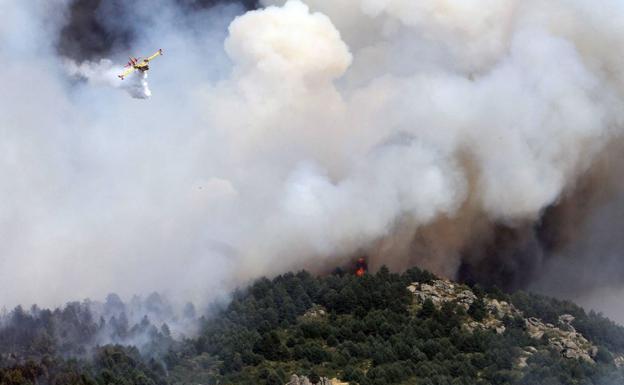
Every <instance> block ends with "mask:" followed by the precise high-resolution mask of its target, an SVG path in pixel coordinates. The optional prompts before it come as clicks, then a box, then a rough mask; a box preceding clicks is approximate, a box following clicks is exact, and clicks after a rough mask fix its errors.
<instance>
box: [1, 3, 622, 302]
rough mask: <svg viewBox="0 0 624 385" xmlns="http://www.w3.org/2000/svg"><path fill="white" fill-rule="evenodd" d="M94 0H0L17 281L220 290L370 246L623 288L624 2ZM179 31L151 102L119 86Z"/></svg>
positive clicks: (478, 272) (589, 288)
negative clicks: (124, 73)
mask: <svg viewBox="0 0 624 385" xmlns="http://www.w3.org/2000/svg"><path fill="white" fill-rule="evenodd" d="M81 3H84V1H69V0H55V1H43V0H38V1H32V2H0V15H2V16H1V18H2V20H1V21H2V23H0V61H1V62H2V63H4V68H3V70H2V71H1V72H0V82H1V83H2V84H3V92H2V95H1V96H0V97H1V102H0V134H1V135H2V141H1V142H0V146H1V151H0V173H1V175H2V178H1V179H0V194H1V195H0V196H2V198H3V199H2V204H0V234H2V242H1V243H0V255H2V258H1V259H0V281H2V282H3V283H4V285H5V287H7V288H8V290H3V291H2V292H1V294H0V303H3V304H7V305H12V304H15V303H29V302H39V303H43V304H58V303H60V302H63V301H64V300H65V299H67V298H74V297H76V296H81V297H87V296H89V297H94V298H101V297H102V296H103V295H104V294H105V293H107V292H110V291H112V290H114V291H117V292H119V293H120V294H121V295H123V296H129V295H131V294H134V293H147V292H151V291H154V290H157V291H162V292H167V293H168V294H169V296H171V297H173V298H176V297H177V298H183V299H184V300H190V301H194V302H200V301H206V300H207V299H213V298H215V297H217V296H219V295H222V294H223V293H225V292H227V291H228V290H229V289H231V288H233V287H236V286H238V285H241V284H244V283H245V282H247V281H248V280H249V279H252V278H254V277H257V276H258V275H260V274H269V275H270V274H276V273H279V272H283V271H285V270H288V269H298V268H302V267H305V268H310V269H313V270H315V271H323V270H324V269H327V266H335V265H338V264H341V263H344V262H345V261H347V260H348V259H350V258H353V257H354V256H362V255H366V256H368V257H369V266H370V267H371V268H372V269H373V270H374V269H375V268H377V267H379V266H380V265H382V264H386V265H388V266H390V267H391V268H393V269H397V270H398V269H402V268H405V267H407V266H410V265H414V264H418V265H420V266H424V267H426V268H430V269H432V270H433V271H434V272H436V273H439V274H443V275H445V276H448V277H451V278H461V279H464V280H475V281H479V282H484V283H496V284H499V285H502V286H504V287H506V288H518V287H532V288H535V289H538V290H542V291H546V292H551V293H553V292H555V288H560V289H561V288H562V286H561V285H551V284H550V283H549V282H552V281H549V278H548V277H552V276H553V275H554V276H558V277H560V278H562V277H567V278H568V279H569V280H568V281H566V284H565V285H564V286H563V289H561V290H560V291H563V292H561V293H559V294H561V295H563V296H571V297H574V298H579V297H581V296H583V295H588V294H589V293H591V292H594V290H602V289H605V288H609V289H610V290H611V289H613V290H619V289H620V287H618V286H617V279H616V276H617V274H615V276H614V275H613V274H611V275H609V273H608V272H613V271H620V272H621V271H624V263H622V258H621V256H620V251H619V250H620V249H619V247H617V244H618V243H617V242H614V240H615V239H616V238H617V237H618V231H617V230H618V219H617V218H614V215H615V214H614V213H615V212H616V211H617V208H618V207H619V206H620V202H621V201H622V200H621V197H622V196H623V195H622V194H621V192H622V189H621V186H620V185H618V183H616V182H617V181H618V180H619V179H620V178H619V177H620V174H621V172H620V170H622V168H621V167H620V166H621V165H622V163H621V162H620V161H619V159H618V158H617V153H618V149H619V148H620V147H621V139H620V130H621V127H622V118H623V116H622V112H621V111H622V109H621V104H622V101H623V98H624V95H623V91H624V72H623V71H624V70H623V68H624V66H623V65H622V64H624V63H622V60H623V59H622V56H621V55H620V54H619V53H620V52H621V51H622V50H621V48H623V47H624V35H623V34H622V33H621V25H622V22H624V6H622V5H621V4H620V3H619V2H617V1H615V0H608V1H606V2H605V3H604V4H603V5H602V6H600V7H597V6H596V5H595V3H593V2H591V1H588V0H554V1H550V2H545V1H537V0H528V1H527V0H524V1H520V0H512V1H508V0H507V1H502V0H471V1H464V2H454V1H440V0H425V1H418V2H414V1H412V0H383V1H382V0H344V1H340V2H336V1H329V0H306V1H300V0H288V1H279V0H265V1H264V2H263V3H262V4H261V5H262V7H260V8H258V9H252V10H250V9H249V8H253V7H254V5H250V4H247V5H246V6H242V5H240V4H235V3H227V4H216V5H215V4H212V3H211V2H209V3H210V4H209V5H210V6H209V7H208V6H206V5H203V4H199V5H198V4H195V5H192V4H189V2H179V1H174V0H158V1H153V0H150V1H147V0H138V1H135V2H132V5H131V6H130V5H128V4H127V3H126V2H115V1H105V0H102V1H100V2H97V3H98V4H97V5H94V6H93V7H85V6H83V7H80V6H79V5H80V4H81ZM83 5H84V4H83ZM113 5H115V6H113ZM80 20H82V22H81V21H80ZM93 23H95V24H97V26H94V25H95V24H93ZM85 30H86V31H88V33H87V34H86V35H84V37H85V38H84V39H81V36H83V35H81V34H83V33H85V32H84V31H85ZM112 31H116V32H112ZM102 36H103V37H104V38H105V39H104V40H103V42H102V43H101V44H100V45H98V44H96V43H94V42H93V40H96V41H97V40H98V39H99V37H102ZM161 47H162V48H163V49H164V50H165V51H166V52H167V55H166V56H164V57H163V58H160V59H158V61H154V63H153V65H150V70H149V74H150V83H151V86H152V87H153V88H154V89H155V90H157V91H156V92H155V93H154V95H153V96H152V97H151V98H150V99H149V100H148V101H135V100H132V99H129V98H125V97H123V95H122V94H120V93H118V92H115V90H114V88H115V87H119V86H118V85H115V83H110V75H111V74H112V69H113V68H115V66H117V65H119V64H122V63H124V62H125V57H127V56H129V55H137V56H138V55H144V54H146V53H149V52H153V50H154V49H156V48H161ZM128 51H131V52H128ZM85 60H91V61H85ZM68 63H69V64H68ZM114 63H115V64H114ZM76 77H79V78H83V79H86V80H87V81H76ZM25 80H27V82H28V83H29V84H30V86H28V87H25V83H26V82H25ZM114 80H115V79H114V78H113V79H112V81H114ZM135 80H138V81H139V83H137V84H139V85H140V86H141V87H144V88H140V91H141V92H142V94H143V95H146V96H149V95H148V93H149V89H148V88H147V83H146V80H145V79H140V78H139V79H135ZM100 85H113V87H100ZM139 94H141V93H139ZM597 234H602V235H601V236H599V237H598V236H597ZM604 234H609V235H608V236H605V235H604ZM596 243H601V244H603V245H611V247H607V246H604V247H598V248H595V247H594V246H595V245H596ZM579 261H582V263H579ZM595 261H607V262H608V263H604V264H596V263H594V262H595ZM586 265H591V266H593V269H592V270H591V274H589V276H587V277H586V279H585V280H584V281H580V280H577V279H575V277H576V276H578V275H579V274H582V270H581V266H586ZM564 273H565V274H564ZM560 274H561V275H560Z"/></svg>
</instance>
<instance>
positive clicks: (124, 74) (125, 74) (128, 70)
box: [117, 67, 136, 80]
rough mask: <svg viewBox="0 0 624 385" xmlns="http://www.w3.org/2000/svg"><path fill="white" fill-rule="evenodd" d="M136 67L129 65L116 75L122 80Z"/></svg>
mask: <svg viewBox="0 0 624 385" xmlns="http://www.w3.org/2000/svg"><path fill="white" fill-rule="evenodd" d="M135 69H136V68H134V67H130V68H128V69H126V70H124V72H122V73H121V75H117V77H119V78H120V79H121V80H123V79H124V78H125V77H126V76H128V75H130V74H131V73H133V72H134V70H135Z"/></svg>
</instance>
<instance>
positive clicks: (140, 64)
mask: <svg viewBox="0 0 624 385" xmlns="http://www.w3.org/2000/svg"><path fill="white" fill-rule="evenodd" d="M162 54H163V50H162V49H159V50H158V51H156V53H155V54H153V55H152V56H150V57H148V58H145V59H143V60H140V59H141V58H138V59H137V58H135V57H134V58H133V57H131V58H130V61H129V62H128V64H126V65H125V67H129V68H128V69H126V70H124V72H123V73H122V74H121V75H117V76H118V77H119V78H120V79H121V80H124V78H125V77H126V76H128V75H130V74H131V73H133V72H134V71H135V70H139V71H141V72H145V71H147V70H149V65H148V63H149V62H150V61H152V60H153V59H154V58H155V57H157V56H160V55H162Z"/></svg>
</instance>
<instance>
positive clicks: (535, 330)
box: [525, 314, 598, 363]
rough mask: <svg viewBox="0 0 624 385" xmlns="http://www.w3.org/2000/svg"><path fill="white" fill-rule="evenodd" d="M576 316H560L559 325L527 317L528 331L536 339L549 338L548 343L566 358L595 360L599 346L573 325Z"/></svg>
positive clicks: (526, 325)
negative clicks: (593, 343)
mask: <svg viewBox="0 0 624 385" xmlns="http://www.w3.org/2000/svg"><path fill="white" fill-rule="evenodd" d="M572 321H574V317H573V316H571V315H569V314H564V315H562V316H560V317H559V322H558V325H557V326H554V325H553V324H550V323H543V322H542V321H541V320H539V319H537V318H532V317H531V318H527V319H525V327H526V331H527V333H528V334H529V336H531V338H534V339H542V338H547V339H548V345H549V346H551V347H552V348H554V349H555V350H557V351H558V352H559V353H561V355H562V356H564V357H566V358H575V359H582V360H585V361H587V362H592V363H593V362H594V359H593V357H595V356H596V353H597V352H598V348H597V347H596V346H594V345H592V344H591V342H589V341H588V340H587V339H586V338H585V337H584V336H583V335H582V334H581V333H578V332H577V331H576V330H575V329H574V326H572Z"/></svg>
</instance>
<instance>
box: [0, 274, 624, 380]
mask: <svg viewBox="0 0 624 385" xmlns="http://www.w3.org/2000/svg"><path fill="white" fill-rule="evenodd" d="M434 278H435V277H434V276H433V275H432V274H430V273H428V272H426V271H422V270H419V269H411V270H409V271H407V272H405V273H403V274H400V275H399V274H392V273H390V272H389V271H388V270H387V269H385V268H382V269H381V270H380V271H379V272H378V273H376V274H374V275H372V274H371V275H365V276H363V277H361V278H358V277H355V276H353V275H350V274H344V273H343V272H341V271H337V272H335V274H332V275H329V276H325V277H313V276H312V275H310V274H309V273H307V272H299V273H297V274H293V273H288V274H284V275H282V276H279V277H276V278H275V279H273V280H269V279H266V278H262V279H260V280H258V281H256V282H255V283H254V284H253V285H251V286H250V287H249V288H247V289H246V290H242V291H237V292H235V293H234V294H233V297H232V300H231V302H230V303H229V304H228V305H227V307H225V308H222V309H220V310H218V311H216V313H215V314H214V315H213V316H212V317H210V318H209V319H205V320H203V322H202V326H201V332H200V333H199V335H198V336H197V337H195V338H192V339H187V340H184V341H181V342H173V341H172V340H171V339H170V338H169V337H168V333H167V332H166V331H158V330H156V331H155V332H154V330H155V329H154V330H152V332H154V334H153V335H152V337H153V343H152V345H151V346H152V348H153V349H151V350H150V353H145V352H144V353H143V354H140V353H139V351H138V350H137V349H136V348H132V347H123V346H120V345H106V346H101V347H97V348H95V349H93V351H87V350H88V349H87V348H86V347H85V346H87V345H88V344H86V343H85V341H87V342H88V341H91V339H90V337H89V336H90V335H91V334H92V332H91V331H90V330H91V329H92V328H94V327H95V328H96V329H97V327H98V324H97V323H94V322H93V321H92V320H90V318H89V316H88V315H87V314H86V313H85V314H82V313H81V312H78V314H76V311H75V309H74V311H73V312H74V315H75V317H69V316H67V320H65V319H63V321H62V322H73V324H72V327H71V330H82V331H83V332H84V335H82V334H80V333H79V335H78V336H76V337H75V338H74V339H71V341H73V342H72V343H64V344H63V343H61V344H59V341H62V340H63V339H59V336H58V335H57V334H56V332H55V333H52V332H50V330H52V329H50V330H48V332H45V333H44V332H43V331H45V330H46V328H49V327H50V324H49V323H46V320H45V319H46V316H41V314H42V313H41V312H39V313H38V314H37V315H33V314H30V313H26V312H24V311H23V310H21V309H19V311H18V310H17V309H16V311H14V312H13V313H12V315H11V316H12V317H14V318H15V317H21V318H20V320H21V325H26V326H24V327H22V328H17V329H16V328H15V326H14V324H12V323H9V326H5V327H4V328H3V329H2V330H4V331H6V330H10V332H0V353H2V355H0V360H1V361H0V367H2V368H4V369H0V383H1V384H35V383H38V384H42V383H43V384H47V383H49V384H98V385H100V384H101V385H107V384H146V385H147V384H200V383H201V384H249V385H251V384H268V385H282V384H285V383H286V382H287V381H288V379H289V377H290V375H291V374H293V373H297V374H303V375H307V376H309V378H310V379H312V380H317V379H318V378H320V377H321V376H324V377H329V378H339V379H341V380H342V381H345V382H351V383H358V384H360V385H369V384H370V385H385V384H401V383H404V384H417V385H447V384H448V385H486V384H493V385H494V384H495V385H503V384H509V385H511V384H514V385H535V384H540V385H550V384H553V385H568V384H570V385H577V384H578V385H581V384H582V385H590V384H596V385H603V384H621V383H624V376H623V373H622V371H620V370H619V369H617V368H616V367H615V365H614V364H613V355H614V354H618V353H624V343H623V342H624V337H623V336H624V328H622V327H620V326H617V325H615V324H614V323H612V322H611V321H609V320H607V319H606V318H604V317H602V316H600V315H598V314H594V313H589V314H585V312H584V311H583V310H582V309H581V308H579V307H577V306H575V305H573V304H571V303H569V302H563V301H557V300H553V299H549V298H546V297H542V296H535V295H532V294H526V293H516V294H513V295H511V296H508V295H506V294H504V293H500V291H490V293H491V294H487V292H486V291H483V290H475V293H477V294H478V295H479V296H480V297H479V298H478V300H477V301H476V302H474V303H473V305H472V306H470V308H469V309H468V310H467V311H466V310H465V309H464V308H462V307H460V306H459V305H457V304H453V303H445V304H444V305H443V306H442V307H441V308H439V309H438V308H436V306H434V304H433V303H431V301H425V302H424V304H423V306H420V307H414V305H413V297H412V294H411V293H410V292H409V291H408V290H407V289H406V287H407V286H408V285H409V284H410V283H412V282H428V281H431V280H432V279H434ZM486 295H492V296H494V295H495V296H497V298H500V299H506V300H511V301H512V302H513V303H514V304H515V305H516V306H517V307H518V308H519V309H521V310H522V311H524V312H525V314H526V315H527V316H535V317H539V318H542V319H544V321H546V322H556V319H557V317H558V316H559V315H561V314H563V313H569V314H573V315H574V316H575V317H577V320H576V321H575V324H574V325H575V327H577V329H578V330H579V331H581V332H582V333H583V334H585V336H586V337H587V338H588V339H590V340H591V341H592V342H593V343H594V344H596V345H598V346H599V347H600V350H599V353H598V355H597V357H596V361H597V363H596V364H592V363H588V362H585V361H582V360H575V359H567V358H562V357H561V355H560V354H559V353H558V352H554V351H548V350H547V349H541V350H539V352H538V353H536V354H533V355H532V356H530V357H529V358H528V360H527V362H526V366H525V367H520V366H519V365H518V363H519V358H520V357H521V355H522V353H523V350H524V349H523V348H525V347H527V346H530V345H532V346H537V345H540V344H541V345H542V346H545V344H546V343H545V342H543V341H541V342H540V341H536V340H533V339H531V338H529V337H528V335H527V334H526V332H525V330H524V323H523V322H522V320H521V319H520V320H518V319H506V320H505V326H506V330H505V332H504V333H502V334H496V333H495V332H494V331H489V330H487V331H481V330H477V331H474V332H472V333H471V332H467V331H465V329H463V328H462V324H463V323H465V322H467V321H471V320H479V319H482V318H483V317H484V316H485V315H486V311H487V310H486V309H485V305H484V301H483V298H484V297H483V296H486ZM83 310H84V309H83ZM85 311H86V310H85ZM87 313H88V312H87ZM59 314H61V313H59ZM24 320H26V321H24ZM55 322H56V321H55ZM10 325H13V326H10ZM94 325H95V326H94ZM11 327H12V328H13V329H10V328H11ZM76 328H77V329H76ZM90 328H91V329H90ZM10 354H13V355H17V356H18V358H15V357H14V358H9V355H10ZM69 357H74V358H69ZM36 381H38V382H36ZM606 381H608V382H606Z"/></svg>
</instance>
